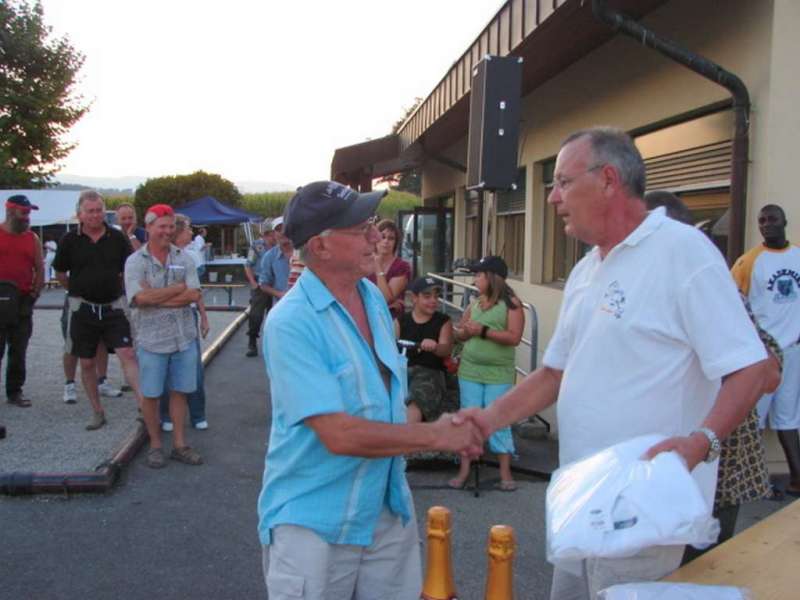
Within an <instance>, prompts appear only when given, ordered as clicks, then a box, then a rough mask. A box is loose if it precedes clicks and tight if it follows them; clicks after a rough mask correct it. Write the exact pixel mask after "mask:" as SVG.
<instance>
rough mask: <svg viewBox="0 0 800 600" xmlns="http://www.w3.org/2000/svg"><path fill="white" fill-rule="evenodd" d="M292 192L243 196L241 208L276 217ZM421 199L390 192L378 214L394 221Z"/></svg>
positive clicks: (407, 194)
mask: <svg viewBox="0 0 800 600" xmlns="http://www.w3.org/2000/svg"><path fill="white" fill-rule="evenodd" d="M293 195H294V192H269V193H265V194H245V195H244V196H242V203H241V208H242V209H243V210H246V211H248V212H252V213H255V214H257V215H261V216H262V217H265V218H266V217H277V216H279V215H282V214H283V209H284V208H285V207H286V203H287V202H289V200H290V199H291V197H292V196H293ZM421 205H422V199H421V198H420V197H419V196H415V195H414V194H409V193H408V192H398V191H395V190H390V191H389V195H388V196H386V198H384V199H383V200H382V201H381V203H380V205H379V206H378V214H379V215H380V216H381V217H382V218H385V219H392V220H394V219H396V218H397V213H398V211H401V210H412V209H413V208H414V207H415V206H421Z"/></svg>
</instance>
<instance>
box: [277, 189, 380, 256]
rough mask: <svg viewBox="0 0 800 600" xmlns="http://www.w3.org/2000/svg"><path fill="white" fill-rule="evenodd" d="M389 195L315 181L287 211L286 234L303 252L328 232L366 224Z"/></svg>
mask: <svg viewBox="0 0 800 600" xmlns="http://www.w3.org/2000/svg"><path fill="white" fill-rule="evenodd" d="M387 193H388V192H387V191H386V190H378V191H375V192H365V193H359V192H356V191H355V190H353V189H352V188H349V187H347V186H346V185H342V184H341V183H337V182H336V181H315V182H314V183H309V184H308V185H304V186H303V187H301V188H299V189H298V190H297V193H296V194H295V195H294V196H293V197H292V199H291V200H289V204H287V205H286V210H284V211H283V233H284V235H285V236H286V237H288V238H289V239H290V240H292V244H294V247H295V248H299V247H300V246H302V245H303V244H305V243H306V242H307V241H308V240H310V239H311V238H312V237H314V236H315V235H319V234H320V233H322V232H323V231H325V230H326V229H342V228H345V227H352V226H353V225H358V224H359V223H363V222H364V221H366V220H367V219H369V218H370V217H371V216H373V215H374V214H375V210H376V209H377V208H378V203H379V202H380V201H381V198H383V197H384V196H385V195H386V194H387Z"/></svg>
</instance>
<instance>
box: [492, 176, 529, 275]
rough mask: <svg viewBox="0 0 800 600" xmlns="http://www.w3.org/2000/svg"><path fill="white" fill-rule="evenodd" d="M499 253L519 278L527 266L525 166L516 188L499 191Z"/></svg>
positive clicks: (509, 269) (512, 273) (513, 273)
mask: <svg viewBox="0 0 800 600" xmlns="http://www.w3.org/2000/svg"><path fill="white" fill-rule="evenodd" d="M495 197H496V200H497V246H496V248H497V254H498V255H500V256H502V257H503V259H504V260H505V261H506V264H507V265H508V272H509V275H510V276H511V277H514V278H516V279H519V278H521V277H522V273H523V270H524V268H525V261H524V256H525V167H522V168H520V169H519V171H518V172H517V181H516V189H512V190H507V191H502V192H497V193H496V195H495Z"/></svg>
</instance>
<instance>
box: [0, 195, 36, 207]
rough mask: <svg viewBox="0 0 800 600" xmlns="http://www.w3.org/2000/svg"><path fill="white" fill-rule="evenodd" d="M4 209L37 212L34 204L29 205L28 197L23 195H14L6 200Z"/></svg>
mask: <svg viewBox="0 0 800 600" xmlns="http://www.w3.org/2000/svg"><path fill="white" fill-rule="evenodd" d="M6 208H27V209H28V210H39V207H38V206H36V205H35V204H31V201H30V200H28V197H27V196H25V195H24V194H14V195H13V196H9V197H8V198H6Z"/></svg>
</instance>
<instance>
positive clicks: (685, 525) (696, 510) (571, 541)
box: [546, 435, 719, 571]
mask: <svg viewBox="0 0 800 600" xmlns="http://www.w3.org/2000/svg"><path fill="white" fill-rule="evenodd" d="M664 439H666V438H665V437H664V436H662V435H646V436H641V437H638V438H634V439H632V440H628V441H627V442H623V443H621V444H617V445H615V446H612V447H611V448H607V449H606V450H603V451H601V452H598V453H597V454H594V455H592V456H590V457H588V458H586V459H584V460H580V461H577V462H574V463H571V464H569V465H565V466H564V467H561V468H560V469H558V470H557V471H556V472H555V473H554V474H553V478H552V479H551V481H550V485H549V486H548V488H547V501H546V506H547V508H546V511H547V512H546V521H547V559H548V560H549V561H550V562H551V563H553V564H554V565H557V566H559V567H561V568H564V569H566V570H568V571H574V568H575V565H576V561H577V560H580V559H584V558H589V557H605V558H621V557H627V556H633V555H634V554H636V553H638V552H639V551H641V550H643V549H645V548H648V547H651V546H668V545H677V544H692V545H708V544H711V543H713V542H715V541H716V539H717V537H718V536H719V522H718V521H717V520H716V519H714V518H712V517H711V507H710V506H708V505H707V504H706V501H705V499H704V498H703V495H702V494H701V492H700V489H699V488H698V486H697V484H696V483H695V481H694V479H693V478H692V476H691V474H690V473H689V471H688V470H687V468H686V465H685V463H684V461H683V459H682V458H681V457H680V456H679V455H678V454H676V453H675V452H662V453H661V454H659V455H658V456H656V457H655V458H654V459H653V460H651V461H645V460H641V456H642V455H643V454H644V453H645V452H646V451H647V450H648V449H649V448H650V447H651V446H653V445H655V444H657V443H658V442H660V441H663V440H664Z"/></svg>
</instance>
